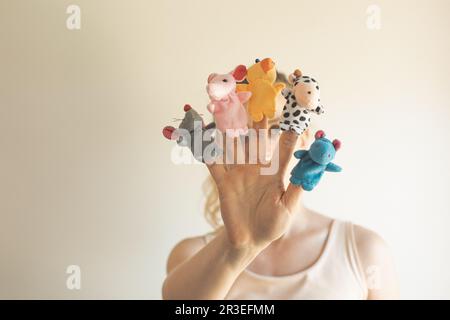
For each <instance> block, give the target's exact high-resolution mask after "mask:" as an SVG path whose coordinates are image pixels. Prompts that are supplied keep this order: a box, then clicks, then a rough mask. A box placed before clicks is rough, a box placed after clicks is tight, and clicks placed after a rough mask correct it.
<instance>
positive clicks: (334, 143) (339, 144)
mask: <svg viewBox="0 0 450 320" xmlns="http://www.w3.org/2000/svg"><path fill="white" fill-rule="evenodd" d="M333 146H334V150H336V151H338V150H339V149H340V148H341V142H340V141H339V140H338V139H334V140H333Z"/></svg>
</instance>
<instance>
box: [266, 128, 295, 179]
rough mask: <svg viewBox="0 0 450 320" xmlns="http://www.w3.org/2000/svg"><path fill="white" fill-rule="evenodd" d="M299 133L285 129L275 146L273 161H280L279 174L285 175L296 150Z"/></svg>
mask: <svg viewBox="0 0 450 320" xmlns="http://www.w3.org/2000/svg"><path fill="white" fill-rule="evenodd" d="M297 140H298V135H297V134H296V133H295V132H293V131H283V133H281V135H280V139H279V141H278V145H277V147H276V148H275V151H274V154H273V157H272V161H276V160H277V159H278V161H279V164H278V165H279V170H278V172H279V174H280V175H281V176H282V177H284V175H285V173H286V170H287V167H288V165H289V161H290V159H291V157H292V154H293V153H294V151H295V147H296V145H297Z"/></svg>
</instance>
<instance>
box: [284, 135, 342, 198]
mask: <svg viewBox="0 0 450 320" xmlns="http://www.w3.org/2000/svg"><path fill="white" fill-rule="evenodd" d="M340 147H341V143H340V141H339V140H337V139H335V140H333V142H331V141H330V140H328V139H327V138H325V133H324V132H323V131H321V130H319V131H317V132H316V135H315V141H314V142H313V144H312V145H311V147H310V148H309V150H298V151H296V152H294V157H296V158H297V159H299V160H300V161H299V162H298V163H297V165H296V166H295V167H294V169H292V171H291V178H290V181H291V183H293V184H295V185H297V186H301V187H302V188H303V189H304V190H306V191H311V190H313V189H314V187H315V186H316V185H317V184H318V183H319V181H320V179H321V178H322V175H323V173H324V172H325V171H330V172H340V171H341V170H342V169H341V167H339V166H338V165H336V164H334V163H332V162H331V161H332V160H333V159H334V157H335V155H336V151H337V150H339V148H340Z"/></svg>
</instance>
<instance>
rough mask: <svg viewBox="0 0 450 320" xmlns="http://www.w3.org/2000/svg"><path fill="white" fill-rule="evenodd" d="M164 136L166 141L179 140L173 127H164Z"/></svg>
mask: <svg viewBox="0 0 450 320" xmlns="http://www.w3.org/2000/svg"><path fill="white" fill-rule="evenodd" d="M162 134H163V136H164V137H166V139H169V140H176V139H177V134H176V133H175V128H174V127H172V126H166V127H164V129H163V131H162Z"/></svg>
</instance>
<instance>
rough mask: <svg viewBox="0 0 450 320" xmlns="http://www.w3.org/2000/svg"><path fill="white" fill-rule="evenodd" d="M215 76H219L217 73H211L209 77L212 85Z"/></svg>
mask: <svg viewBox="0 0 450 320" xmlns="http://www.w3.org/2000/svg"><path fill="white" fill-rule="evenodd" d="M215 76H217V73H211V74H210V75H209V76H208V83H210V82H211V80H212V79H213V78H214V77H215Z"/></svg>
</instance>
